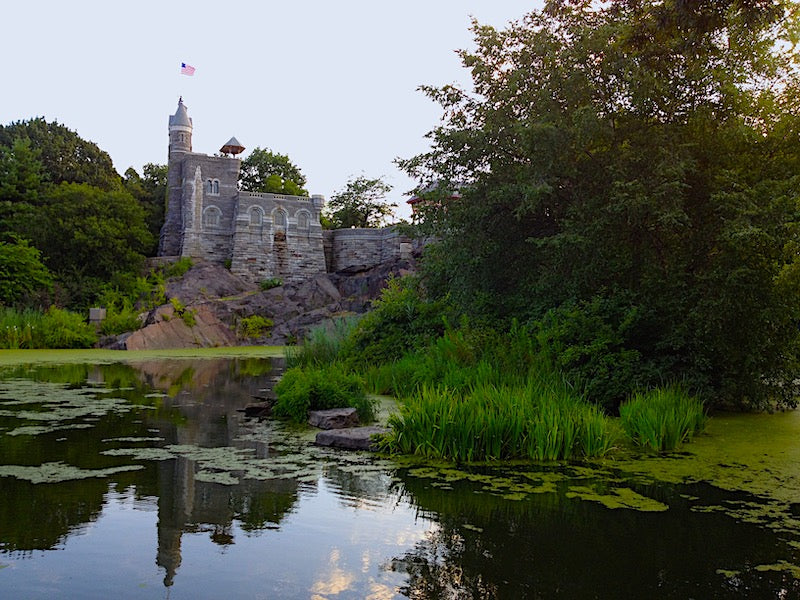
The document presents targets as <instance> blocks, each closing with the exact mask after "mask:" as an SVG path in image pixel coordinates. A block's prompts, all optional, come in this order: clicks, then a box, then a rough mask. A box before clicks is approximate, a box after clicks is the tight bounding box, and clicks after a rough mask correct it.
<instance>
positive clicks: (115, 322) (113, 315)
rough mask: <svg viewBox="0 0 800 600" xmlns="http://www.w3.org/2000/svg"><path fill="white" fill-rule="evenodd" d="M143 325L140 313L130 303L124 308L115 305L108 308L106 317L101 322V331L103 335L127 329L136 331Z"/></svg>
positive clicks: (117, 333)
mask: <svg viewBox="0 0 800 600" xmlns="http://www.w3.org/2000/svg"><path fill="white" fill-rule="evenodd" d="M141 326H142V320H141V319H140V318H139V313H138V312H137V311H135V310H134V309H133V308H132V307H131V306H130V305H125V306H123V307H122V308H116V307H114V306H111V307H108V308H107V310H106V318H105V319H103V321H102V323H101V324H100V333H102V334H103V335H119V334H121V333H125V332H127V331H136V330H137V329H139V328H140V327H141Z"/></svg>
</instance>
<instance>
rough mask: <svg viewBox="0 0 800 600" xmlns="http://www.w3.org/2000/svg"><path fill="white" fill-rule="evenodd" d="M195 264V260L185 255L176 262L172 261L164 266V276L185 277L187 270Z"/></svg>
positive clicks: (168, 277)
mask: <svg viewBox="0 0 800 600" xmlns="http://www.w3.org/2000/svg"><path fill="white" fill-rule="evenodd" d="M193 266H194V262H192V259H191V258H189V257H188V256H184V257H183V258H179V259H178V260H176V261H175V262H174V263H171V264H169V265H167V266H166V267H164V276H165V277H166V278H167V279H170V278H172V277H183V276H184V275H185V274H186V271H188V270H189V269H191V268H192V267H193Z"/></svg>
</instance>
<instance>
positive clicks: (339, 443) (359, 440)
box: [314, 426, 389, 450]
mask: <svg viewBox="0 0 800 600" xmlns="http://www.w3.org/2000/svg"><path fill="white" fill-rule="evenodd" d="M384 433H389V430H388V429H386V428H385V427H375V426H371V427H350V428H348V429H330V430H328V431H320V432H319V433H318V434H317V439H316V441H315V442H314V443H315V444H316V445H317V446H330V447H332V448H344V449H346V450H375V449H376V448H375V446H374V441H373V440H372V439H371V438H372V436H373V435H378V434H384Z"/></svg>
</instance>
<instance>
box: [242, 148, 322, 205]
mask: <svg viewBox="0 0 800 600" xmlns="http://www.w3.org/2000/svg"><path fill="white" fill-rule="evenodd" d="M305 185H306V178H305V175H303V173H302V172H301V171H300V169H299V168H298V167H297V166H296V165H295V164H294V163H292V161H291V160H290V159H289V157H288V156H286V155H285V154H278V153H276V152H272V151H271V150H269V149H261V148H258V147H257V148H255V149H254V150H253V151H252V152H251V153H250V154H249V155H248V157H247V158H245V159H244V160H243V161H242V167H241V170H240V171H239V187H240V188H241V189H242V190H244V191H246V192H267V193H273V194H289V195H292V196H307V195H308V192H307V191H306V190H304V189H303V187H304V186H305Z"/></svg>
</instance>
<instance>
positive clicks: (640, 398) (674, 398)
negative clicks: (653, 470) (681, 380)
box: [619, 385, 707, 452]
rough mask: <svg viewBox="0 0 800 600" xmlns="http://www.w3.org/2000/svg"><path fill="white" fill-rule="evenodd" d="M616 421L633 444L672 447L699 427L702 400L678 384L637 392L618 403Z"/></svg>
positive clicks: (703, 419) (659, 449)
mask: <svg viewBox="0 0 800 600" xmlns="http://www.w3.org/2000/svg"><path fill="white" fill-rule="evenodd" d="M619 416H620V423H621V425H622V428H623V430H624V431H625V433H626V434H627V435H628V437H630V439H631V440H632V441H633V443H634V444H636V445H638V446H643V447H645V448H649V449H651V450H655V451H656V452H668V451H671V450H675V449H676V448H677V447H678V446H680V445H681V444H682V443H683V442H685V441H687V440H690V439H691V438H692V436H693V435H694V434H695V433H698V432H700V431H702V430H703V428H704V427H705V424H706V420H707V418H706V414H705V411H704V409H703V404H702V402H700V400H698V399H697V398H696V397H693V396H691V395H689V393H688V392H687V391H686V390H684V389H683V388H681V387H679V386H674V385H673V386H667V387H659V388H655V389H652V390H648V391H646V392H637V393H635V394H633V395H632V396H631V398H630V399H629V400H628V401H627V402H624V403H623V404H622V405H621V406H620V407H619Z"/></svg>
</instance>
